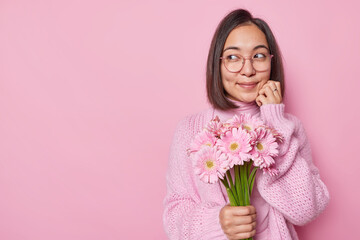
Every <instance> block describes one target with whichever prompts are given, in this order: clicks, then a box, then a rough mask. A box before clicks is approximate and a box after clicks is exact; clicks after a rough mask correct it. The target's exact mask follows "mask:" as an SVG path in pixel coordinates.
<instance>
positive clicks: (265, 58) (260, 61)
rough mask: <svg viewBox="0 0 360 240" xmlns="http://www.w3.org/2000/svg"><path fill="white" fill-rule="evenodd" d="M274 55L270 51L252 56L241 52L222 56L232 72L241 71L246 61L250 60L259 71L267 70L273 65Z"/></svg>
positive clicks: (226, 66)
mask: <svg viewBox="0 0 360 240" xmlns="http://www.w3.org/2000/svg"><path fill="white" fill-rule="evenodd" d="M272 57H274V55H271V54H269V53H256V54H255V55H254V56H252V57H244V56H242V55H240V54H237V53H236V54H234V53H228V54H225V55H223V57H220V59H221V60H222V62H223V64H224V66H225V68H226V69H227V70H228V71H229V72H232V73H237V72H240V71H241V69H242V68H243V66H244V64H245V61H246V60H249V61H250V62H251V64H252V66H253V68H254V69H255V71H257V72H265V71H267V70H269V69H270V67H271V58H272Z"/></svg>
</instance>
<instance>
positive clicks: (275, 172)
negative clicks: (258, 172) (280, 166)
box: [263, 167, 279, 176]
mask: <svg viewBox="0 0 360 240" xmlns="http://www.w3.org/2000/svg"><path fill="white" fill-rule="evenodd" d="M265 173H267V174H269V175H270V176H276V175H278V174H279V172H278V170H276V169H275V168H271V167H269V168H263V174H265Z"/></svg>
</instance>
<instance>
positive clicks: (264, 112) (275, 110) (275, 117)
mask: <svg viewBox="0 0 360 240" xmlns="http://www.w3.org/2000/svg"><path fill="white" fill-rule="evenodd" d="M284 110H285V105H284V104H283V103H280V104H265V105H262V106H261V107H260V115H261V118H262V119H263V120H264V121H265V122H266V123H271V124H277V123H281V122H283V121H286V120H285V116H284Z"/></svg>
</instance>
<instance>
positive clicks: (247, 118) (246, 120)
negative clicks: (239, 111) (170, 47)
mask: <svg viewBox="0 0 360 240" xmlns="http://www.w3.org/2000/svg"><path fill="white" fill-rule="evenodd" d="M263 124H264V122H263V121H261V120H260V118H257V117H255V116H251V115H250V114H248V113H246V114H243V121H242V124H241V127H242V128H243V129H245V130H246V131H247V132H253V131H255V129H256V128H257V127H259V126H260V125H263Z"/></svg>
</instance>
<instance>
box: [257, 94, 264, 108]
mask: <svg viewBox="0 0 360 240" xmlns="http://www.w3.org/2000/svg"><path fill="white" fill-rule="evenodd" d="M256 103H257V104H258V105H259V107H261V106H262V105H264V104H267V99H266V97H265V96H264V95H259V96H258V97H257V98H256Z"/></svg>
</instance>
